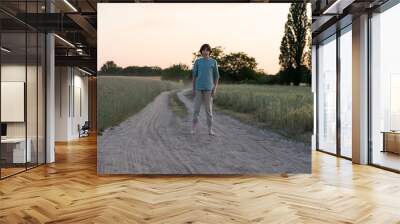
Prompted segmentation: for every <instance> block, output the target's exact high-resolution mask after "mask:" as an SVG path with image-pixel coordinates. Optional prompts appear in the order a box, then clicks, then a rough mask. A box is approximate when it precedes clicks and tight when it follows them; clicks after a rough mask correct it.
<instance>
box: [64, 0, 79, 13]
mask: <svg viewBox="0 0 400 224" xmlns="http://www.w3.org/2000/svg"><path fill="white" fill-rule="evenodd" d="M64 2H65V4H67V5H68V6H69V7H70V8H71V9H72V10H74V11H75V12H78V10H77V9H76V8H75V7H74V6H73V5H72V4H71V3H69V1H68V0H64Z"/></svg>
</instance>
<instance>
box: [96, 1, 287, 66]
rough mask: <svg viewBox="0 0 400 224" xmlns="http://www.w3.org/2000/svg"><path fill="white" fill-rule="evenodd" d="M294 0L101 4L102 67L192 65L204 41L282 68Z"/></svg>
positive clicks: (99, 24)
mask: <svg viewBox="0 0 400 224" xmlns="http://www.w3.org/2000/svg"><path fill="white" fill-rule="evenodd" d="M289 6H290V4H283V3H275V4H272V3H270V4H268V3H221V4H220V3H209V4H204V3H186V4H184V3H176V4H175V3H174V4H172V3H168V4H165V3H99V4H98V17H97V18H98V37H97V38H98V69H100V67H101V66H102V65H103V63H104V62H106V61H108V60H113V61H114V62H115V63H117V64H118V65H119V66H122V67H125V66H129V65H137V66H144V65H150V66H160V67H161V68H166V67H168V66H170V65H172V64H174V63H184V64H187V65H188V66H189V67H191V66H192V64H191V60H192V52H195V51H198V50H199V48H200V46H201V45H202V44H203V43H209V44H210V45H211V46H212V47H214V46H223V47H224V49H225V52H227V53H229V52H237V51H242V52H245V53H247V54H248V55H249V56H252V57H255V58H256V61H257V62H258V68H261V69H263V70H264V71H265V72H267V73H269V74H275V73H276V72H277V71H278V70H279V63H278V62H279V60H278V57H279V47H280V42H281V39H282V36H283V30H284V25H285V22H286V19H287V14H288V11H289Z"/></svg>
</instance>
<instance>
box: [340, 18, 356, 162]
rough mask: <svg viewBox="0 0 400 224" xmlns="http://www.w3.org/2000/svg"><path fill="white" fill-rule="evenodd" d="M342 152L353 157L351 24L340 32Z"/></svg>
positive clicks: (342, 154)
mask: <svg viewBox="0 0 400 224" xmlns="http://www.w3.org/2000/svg"><path fill="white" fill-rule="evenodd" d="M339 41H340V50H339V52H340V54H339V55H340V57H339V58H340V59H339V60H340V154H341V156H344V157H347V158H351V157H352V149H351V146H352V144H351V141H352V125H351V124H352V96H353V95H352V73H353V72H352V49H351V48H352V35H351V25H350V26H348V27H346V28H345V29H343V30H342V31H341V34H340V39H339Z"/></svg>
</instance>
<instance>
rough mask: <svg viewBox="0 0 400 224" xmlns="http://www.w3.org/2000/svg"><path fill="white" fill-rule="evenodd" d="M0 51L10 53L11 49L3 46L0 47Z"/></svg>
mask: <svg viewBox="0 0 400 224" xmlns="http://www.w3.org/2000/svg"><path fill="white" fill-rule="evenodd" d="M1 51H4V52H6V53H10V52H11V50H9V49H7V48H5V47H1Z"/></svg>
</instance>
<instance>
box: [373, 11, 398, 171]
mask: <svg viewBox="0 0 400 224" xmlns="http://www.w3.org/2000/svg"><path fill="white" fill-rule="evenodd" d="M398 21H400V4H398V5H396V6H393V7H392V8H390V9H388V10H386V11H384V12H382V13H380V14H375V15H373V17H372V18H371V35H372V36H371V60H372V61H371V62H372V63H371V99H370V100H371V101H370V103H371V107H370V108H371V114H370V119H371V130H370V132H371V140H372V148H371V155H370V156H371V162H372V163H373V164H375V165H379V166H383V167H387V168H390V169H395V170H400V100H399V99H400V97H399V96H400V67H399V60H398V58H399V57H398V54H399V52H400V43H399V39H400V33H399V32H398V29H397V27H398Z"/></svg>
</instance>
